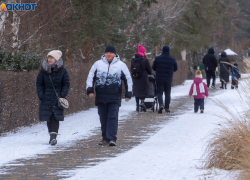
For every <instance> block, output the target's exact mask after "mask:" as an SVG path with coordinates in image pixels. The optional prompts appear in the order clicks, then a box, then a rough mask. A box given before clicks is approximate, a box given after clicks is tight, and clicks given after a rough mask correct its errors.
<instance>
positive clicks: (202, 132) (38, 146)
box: [0, 79, 242, 180]
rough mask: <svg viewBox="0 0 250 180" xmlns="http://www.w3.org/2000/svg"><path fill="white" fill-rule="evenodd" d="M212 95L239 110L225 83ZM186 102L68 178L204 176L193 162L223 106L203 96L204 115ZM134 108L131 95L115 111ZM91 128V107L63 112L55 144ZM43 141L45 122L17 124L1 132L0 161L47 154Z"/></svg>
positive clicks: (176, 90)
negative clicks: (125, 146) (134, 140)
mask: <svg viewBox="0 0 250 180" xmlns="http://www.w3.org/2000/svg"><path fill="white" fill-rule="evenodd" d="M204 82H205V80H204ZM217 82H219V81H218V79H217ZM191 84H192V80H187V81H185V83H184V85H179V86H176V87H173V88H172V94H171V95H172V99H174V98H177V97H179V96H187V95H188V92H189V89H190V86H191ZM210 91H211V90H210ZM216 94H217V95H216V96H215V97H213V99H214V100H216V99H218V100H220V101H221V102H222V103H223V104H225V105H226V106H228V107H230V106H231V104H232V102H234V106H235V107H237V108H238V111H239V112H240V111H242V109H241V108H240V105H241V104H242V102H240V101H238V93H237V92H236V90H231V89H230V84H229V85H228V90H217V91H216ZM190 107H191V109H192V110H187V112H186V113H185V114H183V115H179V116H176V117H174V118H173V120H172V121H170V122H168V123H167V124H165V125H163V126H162V127H163V128H162V129H161V130H160V131H159V132H157V133H156V134H155V135H153V136H152V137H151V138H149V139H148V140H146V141H145V142H143V143H142V144H140V145H139V146H137V147H135V148H133V149H131V150H130V151H128V152H126V153H123V154H120V155H119V156H118V157H116V158H112V159H109V160H107V161H105V162H102V163H100V164H98V165H96V166H94V167H89V168H84V169H78V170H73V171H68V172H67V173H70V174H71V173H72V174H73V175H74V176H73V177H72V178H70V179H74V180H75V179H89V180H91V179H102V180H105V179H108V180H112V179H114V180H115V179H137V180H140V179H142V180H144V179H157V180H158V179H159V180H160V179H164V180H165V179H167V180H168V179H169V180H170V179H171V180H179V179H180V180H182V179H183V180H184V179H185V180H194V179H200V178H201V179H204V177H205V175H203V173H204V174H205V173H207V172H206V171H201V170H199V169H197V168H196V166H199V165H200V158H201V156H202V154H203V152H204V144H205V143H206V139H207V138H209V137H208V136H207V135H208V134H209V133H211V132H212V131H213V130H214V129H216V128H218V124H220V123H222V122H223V120H222V119H220V118H219V117H217V116H215V115H221V114H222V112H223V111H222V109H221V108H219V107H217V106H216V105H215V103H214V102H213V101H212V100H211V99H209V98H208V99H205V113H204V114H200V113H197V114H195V113H193V103H192V104H190ZM134 110H135V100H134V99H132V100H131V101H130V102H125V101H124V100H123V102H122V106H121V109H120V112H119V116H120V120H122V119H124V118H125V117H123V116H124V115H127V114H130V113H131V112H133V111H134ZM225 115H226V114H225ZM96 127H100V123H99V117H98V114H97V109H96V108H92V109H90V110H88V111H82V112H79V113H76V114H73V115H70V116H67V117H66V118H65V121H64V122H61V123H60V129H59V133H60V135H59V136H58V145H57V146H60V145H65V144H66V145H67V144H68V145H70V144H71V143H72V141H74V140H77V139H83V138H86V137H88V136H90V135H91V133H92V130H93V129H95V128H96ZM204 137H205V139H204ZM48 140H49V135H48V133H47V127H46V124H45V123H43V124H38V125H34V126H32V127H26V128H21V129H20V130H19V131H18V132H17V133H9V134H7V135H6V136H5V137H1V138H0V144H1V148H0V159H1V162H0V166H1V165H4V164H6V163H8V162H10V161H13V160H15V159H18V158H29V157H34V156H36V155H37V154H39V153H43V154H46V153H52V152H53V149H54V148H55V147H51V146H50V145H49V144H48ZM211 171H213V172H211V173H212V174H215V173H216V174H218V173H219V174H220V173H221V174H222V176H221V177H225V175H226V174H227V171H219V170H211ZM63 174H65V173H63ZM210 176H211V175H210ZM206 177H207V176H206ZM227 178H228V177H226V179H227Z"/></svg>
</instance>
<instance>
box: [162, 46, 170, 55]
mask: <svg viewBox="0 0 250 180" xmlns="http://www.w3.org/2000/svg"><path fill="white" fill-rule="evenodd" d="M169 51H170V48H169V47H168V46H164V47H163V48H162V52H167V53H169Z"/></svg>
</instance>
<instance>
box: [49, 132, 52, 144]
mask: <svg viewBox="0 0 250 180" xmlns="http://www.w3.org/2000/svg"><path fill="white" fill-rule="evenodd" d="M49 135H50V138H49V144H50V143H51V141H52V134H49Z"/></svg>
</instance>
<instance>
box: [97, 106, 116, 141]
mask: <svg viewBox="0 0 250 180" xmlns="http://www.w3.org/2000/svg"><path fill="white" fill-rule="evenodd" d="M118 112H119V105H118V104H98V114H99V116H100V122H101V130H102V138H103V140H106V141H111V140H112V141H116V139H117V137H116V135H117V130H118Z"/></svg>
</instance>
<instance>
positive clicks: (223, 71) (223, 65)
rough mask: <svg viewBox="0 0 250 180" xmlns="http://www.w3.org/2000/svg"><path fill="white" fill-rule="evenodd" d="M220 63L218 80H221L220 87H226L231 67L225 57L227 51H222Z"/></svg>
mask: <svg viewBox="0 0 250 180" xmlns="http://www.w3.org/2000/svg"><path fill="white" fill-rule="evenodd" d="M219 64H220V81H221V87H220V88H221V89H224V85H225V89H227V83H228V82H229V69H230V67H231V65H230V59H229V58H227V53H226V52H222V53H221V58H220V59H219Z"/></svg>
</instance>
